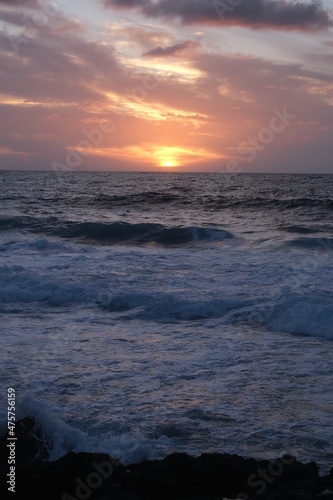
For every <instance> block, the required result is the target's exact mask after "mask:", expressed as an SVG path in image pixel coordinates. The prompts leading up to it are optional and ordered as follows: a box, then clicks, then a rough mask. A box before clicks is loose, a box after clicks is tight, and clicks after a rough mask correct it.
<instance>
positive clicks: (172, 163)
mask: <svg viewBox="0 0 333 500" xmlns="http://www.w3.org/2000/svg"><path fill="white" fill-rule="evenodd" d="M162 166H163V167H175V166H176V165H175V163H174V162H173V161H165V162H164V163H163V165H162Z"/></svg>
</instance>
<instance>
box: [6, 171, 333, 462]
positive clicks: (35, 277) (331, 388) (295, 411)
mask: <svg viewBox="0 0 333 500" xmlns="http://www.w3.org/2000/svg"><path fill="white" fill-rule="evenodd" d="M0 259H1V262H0V352H1V361H2V362H1V379H2V388H3V394H5V393H6V390H7V388H8V387H14V388H15V389H16V391H17V402H18V409H17V417H18V418H19V417H22V416H24V415H27V414H31V415H33V416H35V417H36V418H38V420H39V421H40V422H41V425H42V426H43V428H44V432H45V435H46V436H47V437H48V439H49V443H50V449H51V456H52V458H53V459H55V458H58V457H60V456H62V455H64V454H65V453H66V452H67V451H68V450H70V449H72V450H74V451H82V450H84V451H101V452H107V453H109V454H110V455H112V456H113V457H115V458H119V459H120V460H121V461H122V462H123V463H130V462H135V461H140V460H142V459H143V458H158V457H163V456H166V455H167V454H169V453H171V452H173V451H186V452H188V453H191V454H193V455H197V454H200V453H201V452H221V453H223V452H232V453H239V454H242V455H244V456H253V457H257V458H258V457H261V458H276V457H277V456H280V455H281V454H283V453H289V454H292V455H295V456H296V457H297V458H298V459H300V460H302V461H309V460H315V461H316V462H317V463H318V464H319V465H320V466H321V467H322V470H327V469H329V468H330V467H331V466H332V465H333V396H332V394H333V363H332V360H333V266H332V264H333V176H325V175H261V174H253V175H247V174H235V175H232V174H231V175H227V174H197V173H196V174H185V173H183V174H181V173H173V172H170V171H168V172H163V173H120V172H119V173H116V172H114V173H88V172H72V173H53V172H4V171H3V172H0ZM1 404H3V405H5V398H2V403H1ZM3 409H4V412H3V413H2V415H6V409H5V407H4V408H3ZM6 422H7V421H6V420H3V421H2V424H1V425H2V427H1V431H2V432H4V431H5V425H6Z"/></svg>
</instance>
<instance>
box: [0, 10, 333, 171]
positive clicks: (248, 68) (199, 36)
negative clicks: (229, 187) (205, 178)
mask: <svg viewBox="0 0 333 500" xmlns="http://www.w3.org/2000/svg"><path fill="white" fill-rule="evenodd" d="M332 8H333V1H332V0H326V1H323V2H320V1H310V0H308V1H306V0H303V1H282V0H95V1H93V0H54V1H51V0H25V1H24V0H0V19H1V22H0V58H1V64H0V100H1V102H0V109H1V120H0V127H1V134H0V141H1V142H0V168H1V169H29V170H34V169H36V170H40V169H44V170H69V171H71V170H73V171H74V170H164V171H165V170H166V169H170V170H172V171H175V170H195V171H221V172H233V171H242V172H310V173H317V172H318V173H325V172H327V173H333V13H332Z"/></svg>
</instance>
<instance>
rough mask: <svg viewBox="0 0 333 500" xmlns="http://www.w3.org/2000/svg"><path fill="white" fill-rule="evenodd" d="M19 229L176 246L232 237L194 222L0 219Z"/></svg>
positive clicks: (112, 242)
mask: <svg viewBox="0 0 333 500" xmlns="http://www.w3.org/2000/svg"><path fill="white" fill-rule="evenodd" d="M1 229H2V230H15V229H16V230H22V229H25V230H26V231H28V232H31V233H44V234H47V235H51V236H58V237H61V238H66V239H72V238H73V239H80V240H86V241H89V242H96V243H104V244H109V245H115V244H133V245H145V244H156V245H161V246H172V245H174V246H180V245H187V244H191V243H200V242H219V241H224V240H227V239H231V238H233V234H232V233H229V232H228V231H225V230H224V229H216V228H209V227H198V226H188V227H182V226H174V227H167V226H164V225H163V224H154V223H137V224H130V223H126V222H111V223H104V222H73V221H67V222H66V221H65V222H61V221H59V220H58V219H57V218H56V217H52V218H49V219H46V220H42V219H34V218H31V217H12V218H11V217H8V218H1V219H0V230H1Z"/></svg>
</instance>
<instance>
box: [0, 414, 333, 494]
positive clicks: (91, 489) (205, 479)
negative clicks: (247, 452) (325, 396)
mask: <svg viewBox="0 0 333 500" xmlns="http://www.w3.org/2000/svg"><path fill="white" fill-rule="evenodd" d="M8 437H9V438H10V436H8V435H7V434H6V435H5V436H3V437H2V439H1V440H0V471H1V487H0V488H1V490H0V497H1V498H2V499H7V498H13V499H15V500H21V499H22V500H23V499H24V500H26V499H45V500H88V499H91V500H109V499H110V500H111V499H119V500H150V499H151V500H160V499H161V500H162V499H168V500H183V499H184V500H185V499H191V500H203V499H205V500H219V499H220V500H222V499H236V498H238V499H243V500H250V499H251V500H282V499H283V500H301V499H302V500H314V499H318V500H319V499H320V500H333V468H332V469H331V472H330V474H328V475H326V476H320V475H319V472H318V466H317V465H316V464H315V463H314V462H311V463H308V464H302V463H300V462H298V461H297V460H296V459H295V458H294V457H291V456H287V455H285V456H283V457H280V458H277V459H276V460H274V461H272V462H269V461H267V460H254V459H252V458H247V459H245V458H242V457H239V456H237V455H225V454H202V455H201V456H200V457H191V456H189V455H187V454H182V453H177V454H173V455H170V456H168V457H166V458H165V459H164V460H155V461H144V462H141V463H139V464H132V465H127V466H123V465H122V464H120V463H119V462H117V461H116V460H113V459H112V458H111V457H109V456H108V455H104V454H99V453H73V452H70V453H68V454H67V455H66V456H64V457H62V458H61V459H59V460H57V461H54V462H49V461H48V451H47V445H46V443H45V442H44V439H43V435H42V431H41V429H40V428H39V427H38V425H37V423H36V422H35V421H34V420H33V419H31V418H25V419H24V420H21V421H19V422H17V423H16V427H15V437H16V438H17V439H16V440H15V453H14V455H13V456H15V464H12V465H11V466H12V467H14V469H11V475H10V470H9V469H10V465H9V464H8V457H9V456H10V455H9V453H10V448H9V446H8V443H10V439H9V440H8V439H7V438H8ZM11 481H12V483H13V484H15V486H14V491H15V493H14V491H13V489H12V490H9V488H10V487H11Z"/></svg>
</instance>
